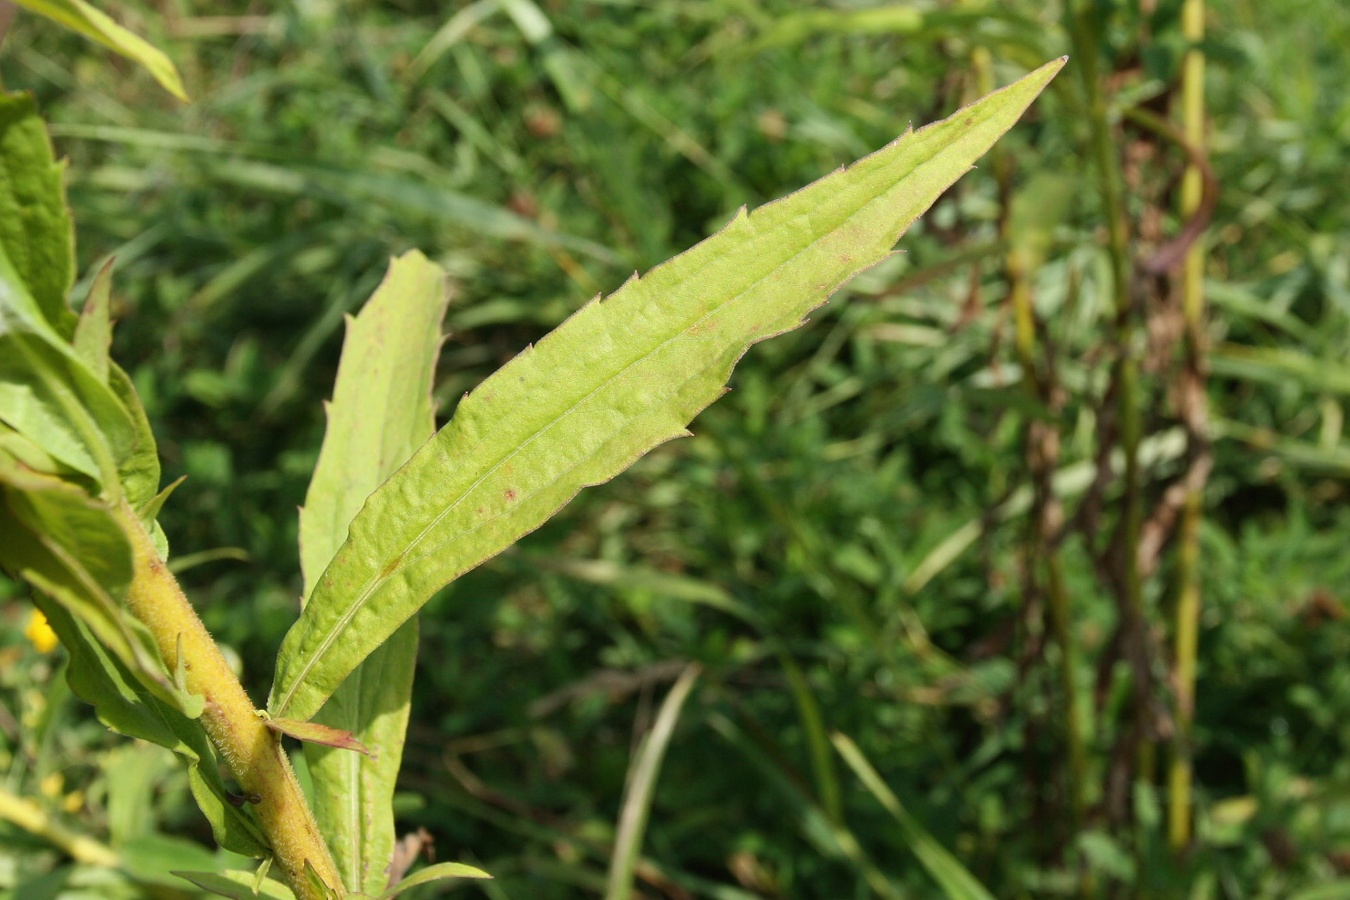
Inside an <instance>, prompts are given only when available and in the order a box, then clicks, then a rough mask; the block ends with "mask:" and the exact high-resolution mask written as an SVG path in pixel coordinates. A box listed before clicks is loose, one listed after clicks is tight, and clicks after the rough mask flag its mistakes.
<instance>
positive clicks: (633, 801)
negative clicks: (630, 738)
mask: <svg viewBox="0 0 1350 900" xmlns="http://www.w3.org/2000/svg"><path fill="white" fill-rule="evenodd" d="M701 671H702V669H701V668H700V667H699V666H698V665H697V664H691V665H689V666H688V667H686V668H685V670H684V672H683V673H681V675H680V677H679V680H678V681H676V682H675V686H674V687H672V688H671V689H670V693H669V694H667V695H666V699H665V701H664V702H663V703H662V704H661V709H660V711H659V712H658V713H657V714H656V722H655V723H654V724H653V725H652V730H651V731H650V732H649V733H648V734H647V736H646V738H645V739H644V740H643V742H642V748H641V749H640V750H639V751H638V755H637V763H636V765H634V766H633V771H632V775H631V777H630V778H629V781H628V791H627V793H626V794H625V795H624V800H623V809H622V810H621V811H620V813H619V827H618V829H617V833H616V835H615V838H614V856H613V857H612V858H611V859H610V864H609V879H608V882H607V884H606V886H605V900H628V898H629V897H630V896H631V895H632V893H633V872H634V870H635V869H636V868H637V862H638V857H639V856H640V855H641V853H642V836H643V833H644V832H645V831H646V829H647V816H648V815H649V814H650V813H651V808H652V795H653V793H654V792H655V791H656V779H657V777H658V776H659V775H660V774H661V760H662V759H663V758H664V757H665V755H666V747H668V746H669V745H670V739H671V737H672V736H673V735H674V734H675V723H676V722H677V721H678V720H679V718H680V710H681V709H682V708H683V707H684V701H685V700H687V699H688V698H689V692H690V691H691V690H693V687H694V682H695V681H697V680H698V676H699V673H700V672H701Z"/></svg>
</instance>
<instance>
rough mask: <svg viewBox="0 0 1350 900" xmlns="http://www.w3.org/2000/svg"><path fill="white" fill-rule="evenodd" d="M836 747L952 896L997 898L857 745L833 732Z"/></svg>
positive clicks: (957, 898)
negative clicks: (903, 800)
mask: <svg viewBox="0 0 1350 900" xmlns="http://www.w3.org/2000/svg"><path fill="white" fill-rule="evenodd" d="M832 739H833V741H834V746H835V749H837V750H838V751H839V755H840V756H842V757H843V758H844V762H846V763H848V766H849V768H850V769H852V770H853V773H854V774H855V775H857V776H858V779H859V780H860V781H862V783H863V786H864V787H865V788H867V791H868V793H870V794H871V795H872V796H873V797H875V798H876V799H877V802H878V803H880V804H881V805H882V806H883V807H885V809H886V811H887V812H888V813H890V814H891V815H892V816H894V817H895V820H896V821H897V822H899V823H900V827H901V828H903V829H904V831H905V837H906V838H907V839H908V841H909V846H910V849H911V850H913V851H914V855H915V856H917V857H918V858H919V862H920V863H922V864H923V867H924V868H925V869H927V870H928V874H930V875H932V876H933V880H934V881H936V882H937V883H938V884H939V885H940V886H941V887H942V890H943V893H945V894H946V895H947V896H948V897H949V898H951V900H994V895H993V894H991V893H989V891H987V890H985V888H984V885H982V884H980V883H979V881H977V880H976V878H975V876H974V875H971V874H970V872H968V871H967V870H966V867H965V866H963V865H961V863H960V862H958V861H957V859H956V857H954V856H952V855H951V854H950V853H948V852H947V849H946V848H945V847H943V846H942V845H941V844H939V843H938V842H937V840H936V839H935V838H934V837H933V836H932V835H931V834H929V833H928V829H926V828H924V827H923V823H922V822H920V821H919V820H918V819H916V818H914V816H913V815H911V814H910V813H909V811H908V810H906V809H905V808H904V807H903V806H902V805H900V800H899V799H898V798H897V797H896V796H895V794H894V793H893V792H892V791H891V789H890V788H889V787H887V786H886V782H884V781H882V780H881V776H880V775H878V774H877V770H876V769H874V768H872V764H871V763H869V762H868V761H867V757H865V756H863V754H862V751H861V750H859V749H858V745H857V744H855V743H853V741H852V740H851V739H850V738H849V737H848V736H847V735H843V734H838V733H836V734H834V735H832Z"/></svg>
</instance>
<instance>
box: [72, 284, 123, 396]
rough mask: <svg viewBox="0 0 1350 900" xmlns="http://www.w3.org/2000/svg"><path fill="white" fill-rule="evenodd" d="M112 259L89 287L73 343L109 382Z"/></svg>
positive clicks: (93, 368) (92, 368)
mask: <svg viewBox="0 0 1350 900" xmlns="http://www.w3.org/2000/svg"><path fill="white" fill-rule="evenodd" d="M112 265H113V264H112V260H108V261H107V262H106V263H104V264H103V268H101V269H99V270H98V274H97V275H95V276H94V283H93V284H91V285H90V286H89V297H88V298H87V299H86V300H85V301H84V309H83V310H81V311H80V319H79V321H78V322H77V323H76V325H75V338H74V340H73V341H71V344H72V345H73V346H74V347H75V352H76V353H77V354H79V356H80V358H81V359H83V360H84V362H85V365H87V366H88V367H89V368H90V369H91V370H92V371H93V373H94V374H95V375H97V376H98V378H99V380H100V381H102V382H103V383H105V384H106V383H107V381H108V348H109V347H110V346H111V345H112V317H111V314H110V308H111V305H112Z"/></svg>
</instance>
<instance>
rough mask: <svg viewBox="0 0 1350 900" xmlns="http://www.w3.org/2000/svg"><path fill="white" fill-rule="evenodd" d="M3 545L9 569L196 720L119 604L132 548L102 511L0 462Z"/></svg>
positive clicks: (74, 492)
mask: <svg viewBox="0 0 1350 900" xmlns="http://www.w3.org/2000/svg"><path fill="white" fill-rule="evenodd" d="M0 545H3V546H4V547H5V554H4V557H3V558H2V559H0V563H3V565H4V567H5V568H6V569H7V570H8V571H10V572H11V573H13V574H14V575H16V576H18V577H20V578H23V579H24V580H26V581H28V582H30V583H31V584H33V585H34V586H35V587H37V588H38V589H39V590H40V591H42V592H43V593H44V594H46V595H47V596H49V597H51V598H52V599H53V600H55V601H57V602H58V603H60V604H61V605H62V606H64V607H65V608H67V609H68V610H69V611H70V613H71V614H72V615H73V616H75V617H76V618H78V619H79V620H80V621H81V622H82V623H83V624H84V625H85V626H86V627H88V628H89V630H90V632H91V633H92V634H94V635H95V636H96V637H97V638H98V640H99V641H100V642H101V643H102V644H103V645H104V646H105V647H107V648H108V649H109V650H110V651H111V652H112V653H113V654H114V655H115V656H116V657H117V658H118V659H120V660H121V661H122V662H123V663H124V664H125V665H126V666H127V667H128V668H129V670H130V671H132V672H134V673H135V674H136V677H137V679H138V680H139V681H140V682H141V683H142V684H144V685H145V686H146V687H147V688H149V689H150V690H151V691H153V692H154V693H156V694H157V695H158V696H159V697H160V698H161V699H162V700H164V701H165V702H167V703H170V704H172V705H175V706H177V707H179V708H180V709H182V710H183V711H184V712H185V713H186V714H188V715H190V716H196V715H200V713H201V703H202V701H201V698H200V697H189V696H188V695H185V694H182V693H181V692H178V691H176V690H174V688H173V686H172V684H171V683H170V679H169V676H168V673H167V672H166V671H165V669H164V665H163V663H162V661H161V660H160V658H159V652H158V650H157V649H156V648H155V646H154V641H153V640H152V639H151V637H150V635H149V633H148V632H147V631H146V629H145V626H144V625H142V624H141V623H140V622H138V621H137V620H136V619H135V618H134V617H133V616H131V615H130V614H129V613H127V612H126V610H125V609H124V608H123V606H122V604H121V603H120V602H119V598H120V597H121V596H122V595H123V594H124V593H125V591H126V588H127V585H129V584H130V583H131V548H130V545H129V544H128V542H127V540H126V537H125V536H124V535H123V533H122V530H121V527H120V526H119V525H118V524H117V522H116V520H115V519H114V518H113V517H112V514H111V513H110V512H109V511H108V509H107V507H106V506H104V505H103V504H102V503H100V502H99V501H97V500H95V499H93V498H90V497H89V496H87V495H86V494H85V493H84V492H83V491H82V490H81V489H80V488H79V487H78V486H75V485H71V484H68V483H67V482H64V481H62V480H61V479H59V478H56V477H53V476H49V475H42V474H38V473H33V472H26V471H24V470H22V469H21V468H19V467H18V466H17V465H15V464H13V463H11V462H9V461H7V460H6V458H5V457H4V456H0Z"/></svg>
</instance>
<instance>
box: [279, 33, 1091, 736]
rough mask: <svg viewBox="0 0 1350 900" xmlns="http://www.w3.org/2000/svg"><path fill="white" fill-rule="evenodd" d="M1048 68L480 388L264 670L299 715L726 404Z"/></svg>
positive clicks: (630, 288)
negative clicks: (423, 611)
mask: <svg viewBox="0 0 1350 900" xmlns="http://www.w3.org/2000/svg"><path fill="white" fill-rule="evenodd" d="M1064 62H1065V60H1064V59H1059V60H1056V61H1054V62H1051V63H1048V64H1047V65H1045V66H1042V67H1041V68H1040V69H1038V70H1036V71H1035V72H1033V73H1032V74H1030V75H1028V76H1026V77H1025V78H1023V79H1022V80H1021V81H1018V82H1017V83H1015V84H1013V85H1010V86H1009V87H1007V88H1004V89H1003V90H1001V91H998V92H996V93H994V94H991V95H989V96H988V97H985V98H984V99H982V100H980V101H977V102H976V103H973V104H971V105H970V106H968V107H966V108H965V109H963V110H961V111H960V112H958V113H957V114H956V115H954V116H952V117H951V118H949V119H947V120H945V121H943V122H940V123H937V124H934V125H930V126H928V127H926V128H924V129H922V130H920V131H918V132H915V133H913V134H909V135H905V136H904V137H902V138H901V139H900V140H897V141H895V142H893V143H892V144H890V145H889V146H887V147H885V148H884V149H882V150H880V151H878V152H877V153H875V154H873V155H872V156H869V157H866V158H865V159H863V160H860V161H859V162H857V163H855V164H854V165H853V166H851V167H850V168H848V169H845V170H841V171H838V172H835V173H834V174H832V175H829V176H827V177H825V178H822V179H821V180H819V181H817V182H816V183H814V184H813V185H810V186H809V187H806V188H804V189H802V190H801V191H798V192H797V193H795V194H792V195H790V196H788V197H786V198H784V199H783V200H779V201H777V202H775V203H771V204H768V205H767V206H764V207H761V208H760V209H758V210H756V211H755V212H754V213H753V214H746V213H745V212H744V211H742V212H741V213H740V214H738V215H737V216H736V218H735V219H734V220H733V221H732V222H731V223H730V224H729V225H727V226H726V227H725V228H724V229H723V230H722V231H721V232H719V233H718V234H716V235H715V236H713V237H711V238H709V239H708V240H706V241H704V242H703V243H701V244H699V245H697V246H696V247H694V248H693V249H692V250H690V251H688V252H687V253H684V254H682V255H680V256H678V257H676V258H675V259H673V260H671V261H670V262H668V263H665V264H663V265H661V266H659V267H657V268H656V269H653V270H652V271H651V272H649V273H648V274H647V276H646V277H645V278H641V279H639V278H638V277H636V276H634V277H633V278H632V279H630V280H629V281H628V282H627V283H626V284H625V285H624V286H623V287H622V288H620V289H619V290H618V291H617V292H616V293H614V294H613V295H612V296H611V297H609V298H608V299H607V300H605V301H604V302H599V301H595V302H592V303H590V304H588V305H587V306H586V307H584V308H583V309H582V310H580V311H579V312H577V313H576V314H575V315H573V316H572V317H571V318H570V319H569V320H567V322H565V323H564V324H563V325H562V326H560V327H559V328H558V329H556V330H555V331H554V332H553V333H552V334H550V335H549V336H548V337H546V338H545V339H544V340H543V341H541V342H540V343H539V344H538V345H537V346H535V347H532V348H530V349H528V350H526V351H525V352H524V353H522V354H520V355H519V356H518V357H516V358H515V359H514V360H512V361H511V362H510V363H509V364H507V365H506V366H504V367H503V368H502V369H500V370H499V371H498V372H497V373H496V374H494V375H493V376H491V377H490V378H488V379H487V380H486V381H484V382H483V383H482V384H481V385H480V386H479V387H478V388H477V389H476V390H474V391H473V392H472V393H471V394H470V395H468V396H467V397H465V399H464V400H463V401H462V402H461V403H460V405H459V409H458V410H457V411H456V415H455V418H454V419H453V420H452V422H451V423H450V424H449V425H448V426H446V428H444V429H443V430H442V431H441V432H440V433H439V434H438V435H437V436H436V438H435V439H433V440H431V441H429V442H428V443H427V444H426V445H424V446H423V447H422V449H421V450H419V451H418V452H417V454H416V455H415V456H414V457H413V459H412V460H411V461H410V462H409V464H408V466H407V467H405V468H404V469H403V470H402V471H400V472H399V474H398V475H397V476H396V477H394V478H392V479H390V480H389V481H388V482H386V483H385V485H384V486H382V487H381V488H380V490H378V491H376V492H375V494H374V495H372V496H371V498H370V501H369V502H368V503H367V504H366V506H365V507H364V508H363V509H362V511H361V513H360V514H359V515H358V516H357V517H356V519H354V520H353V522H352V527H351V535H352V537H351V538H349V540H348V542H347V543H346V544H344V545H343V547H342V548H341V549H339V550H338V553H337V556H336V557H335V558H334V560H333V563H332V564H331V565H330V566H329V567H328V570H327V571H326V572H325V573H324V575H323V577H322V578H321V579H320V582H319V584H318V586H317V587H316V588H315V590H314V592H313V593H312V594H311V597H310V602H309V605H308V606H306V607H305V611H304V613H303V614H302V615H301V618H300V621H298V622H297V623H296V624H295V626H294V627H292V629H291V630H290V631H289V632H288V633H287V635H286V638H285V641H284V642H283V645H282V649H281V654H280V656H279V659H278V664H277V676H276V681H275V683H274V686H273V692H272V697H271V712H272V713H273V714H274V715H284V716H287V717H290V718H295V719H305V718H308V717H309V716H312V715H313V714H314V713H315V711H317V710H318V708H319V707H320V706H322V705H323V702H324V701H325V700H326V699H327V698H328V696H329V695H330V694H331V693H332V692H333V690H334V689H335V688H336V687H337V685H338V684H340V683H341V681H342V679H344V678H345V677H346V676H347V674H348V673H349V672H351V670H352V669H353V668H355V667H356V665H357V664H359V663H360V661H361V660H362V659H364V658H365V657H366V656H367V655H368V654H369V653H370V652H371V651H372V650H373V649H374V648H375V647H377V646H379V645H380V643H382V642H383V641H384V639H385V638H387V637H388V636H389V635H390V634H392V633H393V631H394V630H395V629H397V628H398V626H399V625H400V624H402V623H403V622H404V621H406V620H407V619H408V617H410V616H411V615H412V614H413V613H415V612H416V611H417V609H419V608H420V607H421V606H422V604H424V603H425V602H426V601H427V600H428V599H430V597H431V596H432V594H434V593H435V592H436V591H437V590H438V589H440V588H441V587H442V586H443V585H445V584H446V583H448V582H449V581H451V580H453V579H454V578H456V577H457V576H458V575H460V574H462V573H463V572H466V571H468V570H469V569H471V568H473V567H474V566H476V565H478V564H479V563H481V562H482V561H483V560H485V559H488V558H490V557H492V556H494V555H495V554H497V553H499V552H501V551H502V550H503V549H505V548H506V547H507V546H509V545H510V544H511V543H513V542H514V541H515V540H517V539H518V538H519V537H520V536H521V535H524V534H527V533H529V532H530V531H532V530H534V529H535V528H537V527H538V526H539V525H540V524H542V523H543V522H544V521H546V520H547V519H548V518H549V517H550V516H552V515H553V513H554V512H556V511H557V510H558V509H559V508H560V507H561V506H563V505H564V504H565V503H567V501H569V500H570V499H571V498H572V497H574V496H575V495H576V493H577V492H578V491H579V490H581V489H582V488H583V487H586V486H588V485H594V484H599V483H601V482H604V481H608V480H609V479H611V478H613V477H614V476H615V475H617V474H618V473H619V472H621V471H623V469H625V468H627V467H628V466H629V465H630V464H631V463H632V462H633V461H634V460H636V459H637V458H638V457H640V456H641V455H643V454H644V453H646V452H647V451H648V450H650V449H651V448H652V447H655V446H657V445H658V444H661V443H664V442H665V441H667V440H670V439H671V438H674V437H678V436H680V435H682V434H685V433H686V432H685V426H686V425H687V424H688V422H689V421H690V420H691V419H692V418H693V417H694V415H696V414H697V413H698V412H699V411H700V410H702V409H703V408H704V407H706V406H707V405H708V404H710V403H711V402H712V401H714V400H716V399H717V398H718V397H719V396H720V395H721V394H722V393H723V392H724V386H725V384H726V381H727V378H728V377H729V375H730V373H731V369H732V368H733V367H734V366H735V364H736V362H737V360H739V359H740V357H741V355H742V354H743V353H744V352H745V351H746V349H747V348H748V347H749V346H750V345H752V344H755V343H758V342H759V341H762V340H764V339H766V338H768V337H772V336H773V335H776V334H781V333H782V332H784V331H788V330H791V329H793V328H795V327H797V326H798V325H800V324H801V323H802V321H803V317H804V316H805V315H806V314H807V313H808V312H810V311H811V310H812V309H814V308H815V307H817V306H819V305H820V304H821V303H823V302H824V301H825V300H826V299H827V298H828V297H829V295H830V294H832V293H833V292H834V291H835V290H837V289H838V288H839V286H840V285H841V284H843V283H844V282H845V281H847V280H848V279H849V278H850V277H852V276H853V275H855V274H856V273H858V272H860V271H862V270H864V269H866V268H868V267H869V266H872V265H875V264H876V263H878V262H880V261H881V260H882V259H884V258H886V257H887V256H888V255H890V252H891V248H892V247H893V246H894V244H895V241H896V240H897V238H898V237H899V236H900V234H902V233H903V232H904V230H905V229H906V228H907V227H908V226H909V225H910V223H912V222H913V221H914V220H915V219H916V218H918V216H919V215H920V214H921V213H922V212H923V211H924V210H926V209H927V208H928V207H929V206H930V205H931V204H932V203H933V202H934V201H935V200H936V199H937V197H938V196H939V195H940V194H941V193H942V192H943V191H944V190H945V189H946V188H947V187H948V186H950V185H951V184H952V183H953V182H955V181H956V180H957V179H958V178H960V177H961V175H963V174H964V173H965V172H966V171H967V170H968V169H969V167H970V166H971V164H972V163H973V162H974V161H975V160H977V159H979V158H980V156H982V155H983V154H984V153H985V151H987V150H988V149H989V147H990V146H991V145H992V144H993V142H994V141H995V140H997V139H998V137H999V136H1000V135H1002V134H1003V133H1004V132H1005V131H1007V130H1008V129H1009V128H1011V127H1012V125H1013V123H1014V122H1016V121H1017V119H1018V118H1019V117H1020V116H1021V114H1022V112H1023V111H1024V110H1025V109H1026V107H1027V106H1028V105H1029V104H1030V103H1031V101H1032V100H1034V99H1035V98H1036V96H1037V95H1038V94H1039V93H1040V92H1041V90H1043V89H1044V87H1045V86H1046V85H1047V84H1048V83H1049V82H1050V80H1051V79H1052V78H1054V76H1055V75H1056V73H1058V71H1059V70H1060V69H1061V68H1062V67H1063V65H1064Z"/></svg>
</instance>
